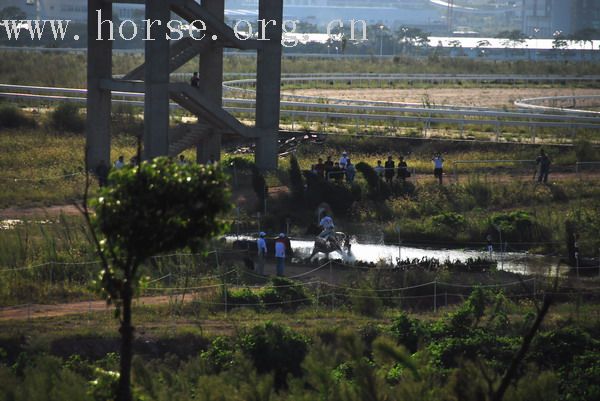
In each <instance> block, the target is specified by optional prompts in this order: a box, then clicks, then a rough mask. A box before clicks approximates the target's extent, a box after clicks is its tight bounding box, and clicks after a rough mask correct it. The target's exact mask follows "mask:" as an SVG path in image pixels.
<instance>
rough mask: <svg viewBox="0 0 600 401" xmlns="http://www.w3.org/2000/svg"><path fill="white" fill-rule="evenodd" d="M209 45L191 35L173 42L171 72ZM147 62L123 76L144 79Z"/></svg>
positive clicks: (129, 79)
mask: <svg viewBox="0 0 600 401" xmlns="http://www.w3.org/2000/svg"><path fill="white" fill-rule="evenodd" d="M208 47H209V43H208V42H207V41H206V39H204V40H195V39H192V38H190V37H187V38H183V39H181V40H177V41H175V42H173V44H172V45H171V46H170V49H169V54H170V58H169V72H173V71H175V70H177V69H178V68H179V67H181V66H182V65H184V64H185V63H187V62H188V61H190V60H191V59H192V58H194V57H195V56H197V55H198V54H200V53H202V52H203V51H204V49H206V48H208ZM145 67H146V63H144V64H141V65H140V66H138V67H136V68H135V69H133V70H131V71H130V72H129V73H128V74H127V75H125V76H124V77H123V80H125V81H134V80H143V79H144V70H145Z"/></svg>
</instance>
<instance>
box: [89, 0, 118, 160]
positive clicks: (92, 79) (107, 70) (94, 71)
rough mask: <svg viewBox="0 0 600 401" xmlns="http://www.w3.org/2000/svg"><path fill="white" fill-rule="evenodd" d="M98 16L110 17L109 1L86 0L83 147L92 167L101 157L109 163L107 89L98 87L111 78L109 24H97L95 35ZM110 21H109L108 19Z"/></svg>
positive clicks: (110, 18) (110, 5)
mask: <svg viewBox="0 0 600 401" xmlns="http://www.w3.org/2000/svg"><path fill="white" fill-rule="evenodd" d="M97 10H100V12H101V16H102V20H108V21H112V3H109V2H105V1H103V0H89V2H88V31H87V33H88V53H87V82H88V84H87V85H88V86H87V89H88V93H87V117H86V149H87V162H88V167H89V168H90V169H94V168H95V167H96V166H97V165H98V163H100V161H101V160H104V161H105V162H106V164H108V165H110V162H111V160H110V104H111V91H110V90H107V89H101V88H100V81H101V80H102V79H109V78H111V74H112V41H110V40H108V39H109V38H110V24H109V22H105V23H104V24H102V25H101V32H100V33H101V35H100V38H101V39H103V40H97V39H99V37H98V28H99V26H98V11H97ZM111 23H112V22H111Z"/></svg>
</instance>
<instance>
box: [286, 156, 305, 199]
mask: <svg viewBox="0 0 600 401" xmlns="http://www.w3.org/2000/svg"><path fill="white" fill-rule="evenodd" d="M289 175H290V190H291V192H292V196H293V197H294V199H296V200H300V201H301V200H303V199H304V180H303V179H302V171H300V165H299V164H298V159H297V158H296V155H292V157H291V158H290V171H289Z"/></svg>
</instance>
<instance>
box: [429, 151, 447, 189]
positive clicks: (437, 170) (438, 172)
mask: <svg viewBox="0 0 600 401" xmlns="http://www.w3.org/2000/svg"><path fill="white" fill-rule="evenodd" d="M431 161H432V162H433V176H434V177H435V178H437V179H438V180H439V182H440V185H442V177H443V175H444V159H443V158H442V154H441V153H436V154H435V155H434V156H433V159H431Z"/></svg>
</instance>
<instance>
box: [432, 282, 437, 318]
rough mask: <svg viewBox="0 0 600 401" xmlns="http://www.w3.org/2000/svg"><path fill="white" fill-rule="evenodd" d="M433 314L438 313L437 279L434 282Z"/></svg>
mask: <svg viewBox="0 0 600 401" xmlns="http://www.w3.org/2000/svg"><path fill="white" fill-rule="evenodd" d="M433 313H437V278H436V279H435V280H433Z"/></svg>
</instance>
